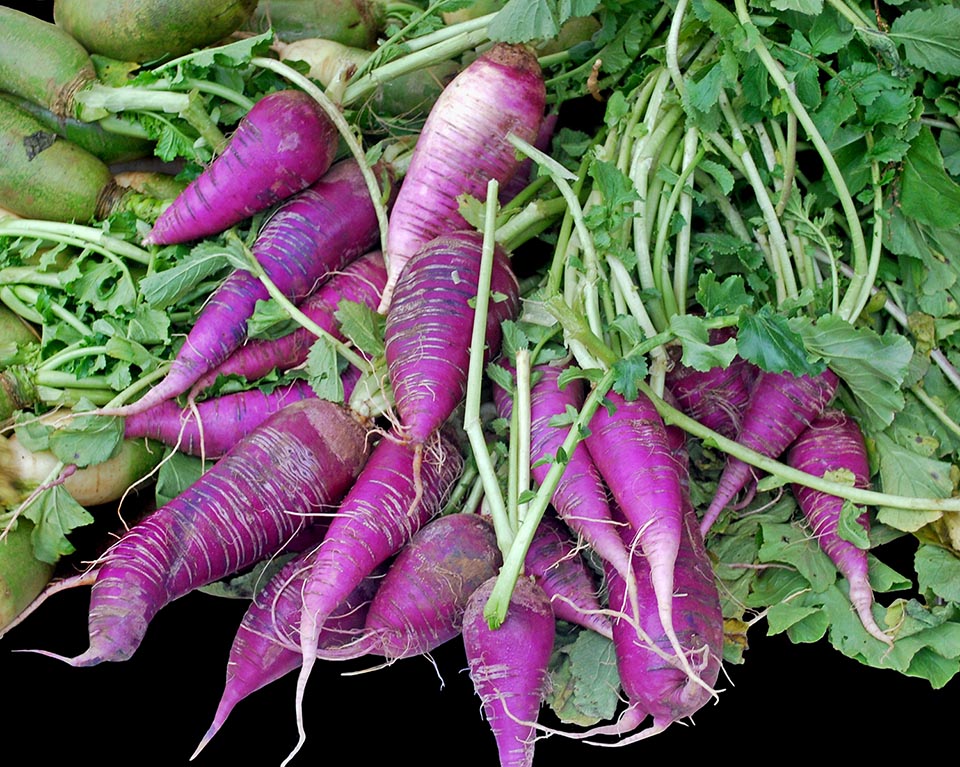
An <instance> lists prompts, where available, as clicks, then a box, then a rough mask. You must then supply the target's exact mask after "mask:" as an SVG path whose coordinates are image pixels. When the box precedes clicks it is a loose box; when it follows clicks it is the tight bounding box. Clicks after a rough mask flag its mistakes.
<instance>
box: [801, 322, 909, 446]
mask: <svg viewBox="0 0 960 767" xmlns="http://www.w3.org/2000/svg"><path fill="white" fill-rule="evenodd" d="M790 327H791V328H792V329H793V330H795V331H796V332H797V333H798V334H800V335H801V336H802V338H803V342H804V345H805V346H806V348H807V349H809V350H810V351H811V352H813V353H814V354H816V355H817V356H819V357H820V358H822V359H824V360H825V361H826V362H827V364H828V365H829V366H830V368H831V369H832V370H833V371H834V372H835V373H836V374H837V375H838V376H840V378H842V379H843V381H844V382H845V383H846V384H847V386H849V387H850V390H851V392H853V394H854V396H856V397H857V399H858V400H859V402H860V404H861V405H862V406H863V409H864V413H865V414H866V416H867V417H868V419H869V421H870V425H871V426H874V427H876V428H883V427H885V426H888V425H889V424H890V422H891V421H892V420H893V418H894V415H895V414H896V413H897V412H898V411H899V410H900V409H902V407H903V394H902V392H901V390H900V387H901V385H902V384H903V381H904V377H905V376H906V374H907V371H908V367H909V364H910V358H911V357H912V356H913V347H912V345H911V344H910V342H909V341H908V340H907V339H906V338H904V337H903V336H900V335H895V334H888V335H884V336H881V335H879V334H878V333H877V332H876V331H874V330H872V329H871V328H867V327H854V326H853V325H851V324H850V323H849V322H846V321H845V320H843V319H841V318H839V317H836V316H835V315H825V316H823V317H820V318H819V319H818V320H817V321H816V323H813V322H810V321H808V320H800V319H798V320H795V321H791V323H790Z"/></svg>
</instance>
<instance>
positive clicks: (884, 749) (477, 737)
mask: <svg viewBox="0 0 960 767" xmlns="http://www.w3.org/2000/svg"><path fill="white" fill-rule="evenodd" d="M31 6H32V7H31V8H30V10H31V11H32V12H34V13H36V14H37V15H39V16H42V17H45V18H49V9H50V8H51V7H52V3H49V2H44V3H35V4H31ZM909 571H910V569H909V568H905V569H904V570H902V572H909ZM88 600H89V590H88V589H77V590H74V591H71V592H64V593H61V594H58V595H55V596H52V597H51V598H50V599H49V600H48V601H47V602H46V603H45V604H43V605H42V606H41V607H40V608H39V609H38V610H37V611H36V612H35V613H34V614H32V615H31V616H30V617H29V618H27V619H26V620H25V621H24V622H23V623H22V624H21V625H19V626H17V627H15V628H14V629H12V630H11V631H9V632H8V633H7V634H6V635H5V636H4V637H3V638H2V639H0V690H2V691H3V698H2V704H0V732H2V733H3V734H4V743H5V748H6V749H7V752H8V753H11V754H15V753H17V752H19V753H26V754H29V756H30V758H39V757H42V758H43V761H44V762H47V761H48V760H49V761H56V762H62V763H64V764H77V765H86V764H98V765H101V766H102V767H120V765H129V764H136V763H149V764H162V765H179V764H183V765H186V764H188V760H189V757H190V755H191V754H192V753H193V751H194V748H195V747H196V745H197V743H198V742H199V740H200V738H201V737H202V736H203V734H204V732H205V731H206V729H207V726H208V724H209V722H210V719H211V717H212V716H213V713H214V711H215V709H216V706H217V702H218V700H219V697H220V693H221V691H222V687H223V682H224V674H225V664H226V659H227V652H228V650H229V646H230V643H231V641H232V638H233V634H234V632H235V630H236V627H237V625H238V624H239V621H240V618H241V616H242V614H243V611H244V609H245V603H244V602H242V601H239V600H228V599H223V598H219V597H212V596H209V595H206V594H201V593H196V594H192V595H189V596H186V597H184V598H182V599H181V600H178V601H177V602H174V603H173V604H171V605H169V606H168V607H166V608H164V609H163V610H162V611H161V612H160V614H159V615H158V616H157V617H156V618H155V619H154V621H153V623H152V624H151V626H150V629H149V631H148V632H147V636H146V638H145V640H144V642H143V644H142V645H141V647H140V648H139V649H138V651H137V653H136V654H135V655H134V657H133V658H131V659H130V660H128V661H125V662H122V663H106V664H102V665H100V666H96V667H93V668H84V669H75V668H72V667H70V666H68V665H66V664H64V663H62V662H60V661H58V660H54V659H51V658H47V657H44V656H41V655H37V654H32V653H21V652H16V650H19V649H23V648H39V649H46V650H50V651H54V652H59V653H62V654H66V655H73V654H76V653H79V652H81V651H82V650H83V649H85V647H86V609H87V604H88ZM765 630H766V628H765V626H764V625H763V624H762V623H761V624H758V625H757V626H755V627H754V629H752V630H751V634H750V648H749V649H748V650H747V653H746V662H745V663H744V664H742V665H740V666H729V667H727V668H726V669H725V673H726V675H727V676H726V677H724V678H722V679H721V682H722V684H721V685H719V686H721V687H724V688H725V691H724V692H723V693H722V694H721V695H720V698H719V702H718V703H716V704H708V705H707V706H706V707H705V708H704V709H702V710H701V711H700V712H698V713H697V715H696V716H695V723H694V724H693V725H691V726H685V725H681V724H675V725H673V726H672V727H670V728H669V729H668V730H667V731H665V732H663V733H661V734H659V735H657V736H655V737H653V738H651V739H649V740H645V741H641V742H639V743H634V744H632V745H629V746H626V747H623V748H599V747H594V746H589V745H585V744H583V743H579V742H576V741H573V740H569V739H566V738H562V737H559V736H554V737H551V738H548V739H546V740H543V741H540V742H539V743H538V745H537V749H536V759H535V763H536V764H537V765H551V764H568V763H569V764H574V763H576V762H581V763H585V762H587V760H590V762H589V763H590V764H591V765H596V767H617V766H618V765H627V764H629V765H637V764H643V763H644V760H645V759H657V758H659V757H661V756H664V757H668V758H670V759H673V760H676V759H677V758H678V756H686V755H690V756H693V755H696V754H702V755H717V754H720V753H723V754H725V755H729V756H731V757H733V758H741V759H748V760H751V761H755V760H760V759H771V758H772V759H777V758H780V757H782V756H783V755H785V754H789V753H790V752H791V750H795V749H796V750H799V749H802V751H803V753H805V754H807V755H811V754H814V753H817V752H818V751H819V750H820V749H824V748H827V747H829V746H828V744H830V743H837V742H845V743H846V744H849V746H850V748H851V749H854V748H855V749H856V753H857V757H858V759H859V760H863V761H865V760H868V759H873V758H878V757H883V756H891V755H892V749H893V748H894V746H898V747H899V748H897V751H901V750H903V749H911V748H927V747H928V746H930V745H935V744H937V743H942V744H946V745H947V746H948V747H949V744H950V743H951V742H952V740H953V739H954V737H955V733H956V728H957V719H956V718H957V713H958V711H960V694H958V692H960V688H958V687H957V685H958V684H960V683H958V682H957V681H956V680H954V681H953V682H951V683H950V684H949V685H948V686H947V687H945V688H943V689H941V690H933V689H932V688H931V687H930V685H929V684H928V683H927V682H925V681H923V680H920V679H912V678H908V677H905V676H902V675H899V674H897V673H894V672H888V671H880V670H877V669H872V668H868V667H865V666H862V665H860V664H858V663H856V662H855V661H852V660H850V659H847V658H844V657H843V656H841V655H840V654H839V653H837V652H836V651H834V650H833V649H832V648H830V647H829V645H827V644H826V643H825V642H819V643H816V644H814V645H801V646H797V645H793V644H791V643H790V642H789V641H788V640H786V638H784V637H782V636H778V637H765V636H764V632H765ZM434 660H435V663H436V668H435V667H434V666H433V665H431V663H430V662H428V661H427V660H426V659H423V658H417V659H409V660H404V661H399V662H397V663H395V664H394V665H392V666H390V667H388V668H383V669H379V670H375V671H369V672H368V673H363V674H359V675H352V676H343V675H342V674H343V672H345V671H348V670H359V669H364V668H368V667H369V666H371V665H373V664H372V662H370V661H363V662H351V663H333V662H327V663H320V664H318V666H317V667H316V669H315V671H314V674H313V676H312V677H311V680H310V684H309V686H308V689H307V696H306V701H305V716H306V726H307V733H308V737H307V742H306V744H305V746H304V748H303V750H302V751H301V753H300V755H299V756H298V757H297V759H296V760H295V761H294V765H298V764H299V765H310V764H320V763H327V764H330V763H333V764H340V763H349V764H370V763H374V762H375V761H377V760H381V759H385V758H391V757H397V756H410V757H411V758H413V759H414V760H417V761H418V763H419V764H421V765H443V764H447V763H449V762H450V761H451V760H456V761H457V762H458V763H459V762H460V761H461V760H466V761H469V763H471V764H482V765H495V764H497V757H496V749H495V746H494V744H493V738H492V735H491V734H490V732H489V729H488V726H487V724H486V723H485V722H484V721H483V719H482V717H481V714H480V706H479V702H478V699H477V698H476V697H475V696H474V694H473V690H472V686H471V683H470V681H469V677H468V676H467V674H466V672H465V671H464V669H465V666H466V661H465V659H464V655H463V650H462V647H461V645H460V643H459V642H458V641H454V642H451V643H449V644H448V645H446V646H444V647H442V648H440V649H439V650H438V651H437V652H436V653H435V654H434ZM295 677H296V675H295V674H291V675H289V676H287V677H285V678H284V679H281V680H279V681H278V682H275V683H274V684H272V685H271V686H269V687H267V688H265V689H263V690H260V691H259V692H257V693H255V694H254V695H252V696H251V697H249V698H247V699H246V700H244V701H242V702H241V703H240V704H238V706H237V708H236V709H235V710H234V711H233V713H232V714H231V716H230V718H229V719H228V720H227V722H226V724H225V726H224V728H223V729H222V730H221V731H220V733H219V734H218V735H217V736H216V737H215V738H214V739H213V740H212V741H211V742H210V743H209V744H208V746H207V747H206V749H205V750H204V751H203V752H202V753H201V754H200V755H199V756H198V757H197V759H196V760H195V761H194V762H193V764H196V765H198V767H204V766H205V765H251V764H256V765H273V764H279V763H280V762H281V761H282V759H283V758H284V757H285V756H286V754H287V753H288V752H289V751H290V749H291V748H292V747H293V745H294V744H295V742H296V737H297V735H296V728H295V724H294V703H293V700H294V698H293V695H294V681H295ZM441 677H442V680H443V683H441ZM541 721H542V722H543V723H545V724H549V725H556V722H554V721H553V720H552V719H551V717H550V715H549V714H548V713H546V712H545V713H544V715H543V716H542V717H541ZM643 726H647V724H646V723H645V724H644V725H643ZM819 753H823V754H825V753H828V752H827V751H819ZM798 755H799V754H798ZM560 760H563V761H562V762H561V761H560Z"/></svg>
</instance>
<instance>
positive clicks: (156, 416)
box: [123, 379, 317, 458]
mask: <svg viewBox="0 0 960 767" xmlns="http://www.w3.org/2000/svg"><path fill="white" fill-rule="evenodd" d="M316 396H317V395H316V393H315V392H314V391H313V389H312V388H311V387H310V384H309V383H308V382H307V381H304V380H302V379H301V380H297V381H294V382H293V383H291V384H287V385H285V386H278V387H277V388H275V389H273V390H272V391H270V392H269V393H268V392H266V391H263V390H261V389H247V390H245V391H239V392H234V393H232V394H224V395H222V396H219V397H213V398H211V399H207V400H204V401H203V402H199V403H195V404H194V405H193V406H192V407H191V406H188V407H182V406H181V405H180V404H178V403H177V401H176V400H172V399H170V400H166V401H164V402H161V403H159V404H158V405H154V406H153V407H152V408H150V409H149V410H144V411H143V412H141V413H135V414H134V415H131V416H128V417H127V418H125V419H124V423H123V428H124V437H126V438H127V439H135V438H137V437H147V438H149V439H155V440H157V441H158V442H161V443H163V444H164V445H167V446H169V447H173V448H176V450H177V451H179V452H181V453H185V454H187V455H196V456H202V457H204V458H219V457H220V456H222V455H224V454H225V453H226V452H227V451H229V450H230V448H231V447H233V446H234V445H235V444H236V443H237V442H238V441H239V440H241V439H242V438H243V437H245V436H246V435H247V434H249V433H250V432H251V431H253V430H254V429H255V428H256V427H257V426H259V425H260V424H261V423H263V421H265V420H266V419H267V418H269V417H270V416H271V415H273V414H274V413H276V412H277V411H278V410H281V409H283V408H284V407H286V406H287V405H290V404H292V403H294V402H299V401H300V400H302V399H309V398H312V397H316Z"/></svg>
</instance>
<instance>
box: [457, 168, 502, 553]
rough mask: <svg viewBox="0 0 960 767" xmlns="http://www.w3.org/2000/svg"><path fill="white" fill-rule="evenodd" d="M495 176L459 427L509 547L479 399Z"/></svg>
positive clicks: (499, 540)
mask: <svg viewBox="0 0 960 767" xmlns="http://www.w3.org/2000/svg"><path fill="white" fill-rule="evenodd" d="M498 190H499V185H498V184H497V181H496V179H491V180H490V182H489V183H488V184H487V199H486V208H485V216H484V229H483V247H482V250H481V259H480V277H479V280H478V284H477V305H476V307H475V309H474V317H473V330H472V333H471V338H470V363H469V367H468V369H467V391H466V398H465V400H466V402H465V407H464V415H463V430H464V432H465V433H466V435H467V438H468V440H469V442H470V447H471V449H472V451H473V458H474V461H475V462H476V464H477V470H478V471H479V472H480V480H481V482H482V483H483V490H484V496H485V498H486V501H487V505H488V506H489V508H490V516H491V517H492V520H493V528H494V530H495V532H496V536H497V545H498V546H499V548H500V550H501V551H509V550H510V547H511V545H512V544H513V539H514V533H513V527H512V526H511V524H510V518H509V514H508V512H507V506H506V503H505V502H504V499H503V493H501V492H500V483H499V481H498V479H497V475H496V472H495V471H494V467H493V464H492V462H491V461H490V455H489V452H488V448H487V443H486V439H485V437H484V433H483V422H482V421H481V418H480V402H481V399H482V388H483V380H484V375H483V349H484V346H485V345H486V327H487V315H488V313H489V306H490V281H491V278H492V275H493V261H494V258H493V256H494V251H495V248H496V242H495V240H494V236H493V233H494V226H495V223H496V211H497V192H498Z"/></svg>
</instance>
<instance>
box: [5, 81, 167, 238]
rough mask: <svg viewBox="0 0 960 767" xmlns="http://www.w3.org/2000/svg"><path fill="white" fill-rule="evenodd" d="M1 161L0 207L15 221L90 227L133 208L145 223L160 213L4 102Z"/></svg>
mask: <svg viewBox="0 0 960 767" xmlns="http://www.w3.org/2000/svg"><path fill="white" fill-rule="evenodd" d="M0 157H3V160H4V161H3V163H2V164H0V205H2V206H3V207H4V208H6V209H7V210H10V211H12V212H13V213H15V214H16V215H18V216H23V217H25V218H39V219H44V220H47V221H64V222H71V221H73V222H78V223H88V222H91V221H95V220H98V219H102V218H105V217H106V216H108V215H109V214H110V213H113V212H116V211H119V210H121V209H133V208H134V207H136V208H137V215H138V216H140V217H142V218H144V219H145V220H151V221H152V220H153V219H155V218H156V216H157V215H158V214H159V211H158V210H152V208H154V207H158V206H159V203H157V202H151V201H150V200H149V198H145V197H143V196H142V195H137V194H135V193H134V192H132V191H131V190H130V189H125V188H123V187H120V186H119V185H118V184H117V183H116V182H115V181H114V179H113V174H112V173H111V172H110V168H109V167H108V166H107V165H106V163H104V162H103V161H102V160H100V159H99V158H98V157H95V156H94V155H92V154H90V153H89V152H88V151H86V150H85V149H82V148H81V147H79V146H77V145H76V144H74V143H73V142H72V141H68V140H66V139H64V138H61V137H60V136H58V135H57V134H56V133H53V132H51V131H49V130H47V129H46V128H45V127H44V126H43V125H42V124H41V123H40V122H39V121H38V120H37V119H36V118H35V117H33V116H32V115H31V114H29V113H28V112H25V111H24V110H23V109H20V107H18V106H16V105H14V104H12V103H11V102H9V101H7V100H5V99H0ZM141 203H143V204H142V205H141Z"/></svg>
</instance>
